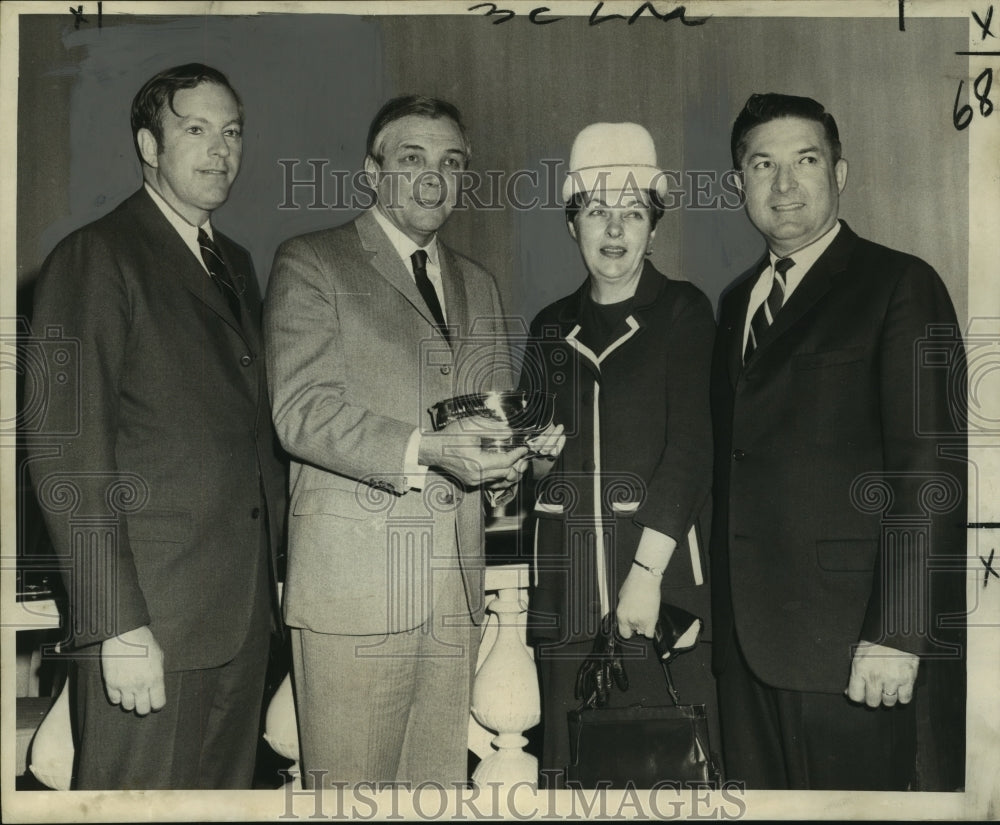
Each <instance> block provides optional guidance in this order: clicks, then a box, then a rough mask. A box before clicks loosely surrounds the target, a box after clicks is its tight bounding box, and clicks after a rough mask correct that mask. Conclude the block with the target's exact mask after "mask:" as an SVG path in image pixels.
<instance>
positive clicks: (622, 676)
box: [574, 613, 628, 708]
mask: <svg viewBox="0 0 1000 825" xmlns="http://www.w3.org/2000/svg"><path fill="white" fill-rule="evenodd" d="M617 628H618V623H617V620H616V619H615V614H614V613H609V614H608V615H607V616H605V617H604V619H603V620H602V621H601V629H600V630H599V631H598V632H597V636H596V638H595V639H594V648H593V650H591V652H590V655H589V656H588V657H587V658H586V659H584V660H583V664H582V665H580V669H579V670H578V671H577V674H576V690H575V691H574V695H575V696H576V698H577V699H582V700H583V704H584V705H586V706H590V707H598V708H600V707H604V705H606V704H607V703H608V696H609V695H610V693H611V682H612V680H614V683H615V684H616V685H618V689H619V690H620V691H622V692H624V691H626V690H628V675H627V674H626V673H625V665H624V664H623V663H622V654H621V649H620V645H621V640H620V639H619V638H618V630H617Z"/></svg>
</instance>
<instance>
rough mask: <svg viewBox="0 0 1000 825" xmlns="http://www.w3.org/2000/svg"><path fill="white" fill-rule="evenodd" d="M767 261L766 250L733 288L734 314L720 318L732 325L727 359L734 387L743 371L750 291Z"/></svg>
mask: <svg viewBox="0 0 1000 825" xmlns="http://www.w3.org/2000/svg"><path fill="white" fill-rule="evenodd" d="M767 261H768V256H767V253H766V252H765V253H764V257H763V258H761V259H760V260H759V261H757V263H756V264H755V265H754V267H753V268H752V269H751V270H750V271H749V273H744V275H745V277H743V279H742V280H740V281H738V282H737V284H736V286H735V287H734V288H733V301H734V302H735V307H734V309H733V313H732V315H731V316H730V317H729V318H728V319H723V318H720V319H719V321H720V323H726V324H728V325H729V327H730V328H729V343H728V352H727V359H726V360H727V361H728V362H729V382H730V384H732V386H733V387H734V388H735V387H736V382H737V381H738V380H739V377H740V373H741V372H742V371H743V329H744V328H745V327H746V322H747V310H748V309H749V307H750V293H751V292H752V291H753V285H754V284H755V283H757V278H759V277H760V273H761V272H763V271H764V267H766V266H767Z"/></svg>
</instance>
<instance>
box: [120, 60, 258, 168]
mask: <svg viewBox="0 0 1000 825" xmlns="http://www.w3.org/2000/svg"><path fill="white" fill-rule="evenodd" d="M202 83H215V84H217V85H219V86H222V87H223V88H224V89H228V90H229V92H230V94H232V96H233V98H235V100H236V107H237V109H238V110H239V113H240V124H241V125H242V123H243V101H242V100H240V96H239V95H238V94H237V92H236V89H234V88H233V87H232V86H231V85H230V83H229V78H227V77H226V76H225V75H224V74H223V73H222V72H220V71H219V70H218V69H213V68H212V67H211V66H206V65H205V64H204V63H185V64H184V65H183V66H174V67H173V68H172V69H164V70H163V71H162V72H160V73H159V74H157V75H154V76H153V77H151V78H150V79H149V80H147V81H146V82H145V83H144V84H143V87H142V88H141V89H139V91H138V92H137V93H136V96H135V97H134V98H133V99H132V142H133V143H134V144H135V153H136V154H137V155H138V156H139V160H140V161H142V152H141V151H140V150H139V130H140V129H149V131H150V132H152V133H153V137H155V138H156V145H157V146H162V145H163V113H164V109H165V108H167V107H169V108H170V111H171V112H173V113H174V114H175V115H176V114H177V112H176V111H175V109H174V95H175V94H177V93H178V92H179V91H180V90H181V89H193V88H195V87H196V86H200V85H201V84H202Z"/></svg>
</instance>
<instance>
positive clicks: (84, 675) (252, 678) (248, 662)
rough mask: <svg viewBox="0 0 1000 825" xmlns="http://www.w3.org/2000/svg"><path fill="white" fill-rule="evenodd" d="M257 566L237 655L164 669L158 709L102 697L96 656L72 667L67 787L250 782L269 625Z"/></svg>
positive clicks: (242, 785) (263, 579)
mask: <svg viewBox="0 0 1000 825" xmlns="http://www.w3.org/2000/svg"><path fill="white" fill-rule="evenodd" d="M259 569H260V576H259V577H258V588H257V589H258V593H257V599H256V603H255V608H254V612H253V616H252V617H251V621H250V627H249V630H248V632H247V636H246V640H245V641H244V643H243V645H242V647H241V648H240V650H239V651H238V652H237V654H236V656H235V657H234V658H233V659H232V660H231V661H229V662H227V663H226V664H224V665H222V666H220V667H214V668H206V669H204V670H185V671H174V672H167V673H165V674H164V682H165V686H166V693H167V704H166V706H165V707H164V708H163V709H162V710H159V711H155V712H153V713H150V714H149V715H148V716H143V717H139V716H136V715H135V714H134V713H126V712H125V711H123V710H122V709H121V708H120V707H118V706H117V705H112V704H111V703H110V702H109V701H108V699H107V695H106V694H105V692H104V684H103V680H102V678H101V671H100V667H99V666H97V662H98V660H96V659H95V660H91V661H88V662H85V663H78V664H77V665H76V666H75V667H74V668H73V675H72V678H73V687H74V708H73V710H74V717H75V718H74V719H73V722H74V724H73V727H74V734H75V735H74V739H75V744H76V762H75V765H74V774H75V779H76V781H75V783H74V785H73V787H74V789H76V790H132V789H143V790H145V789H149V790H154V789H155V790H187V789H206V790H212V789H248V788H250V787H251V786H252V782H253V772H254V761H255V758H256V753H257V738H258V736H259V734H260V718H261V705H262V699H263V694H264V676H265V671H266V668H267V658H268V650H269V646H268V636H269V633H270V628H271V610H270V600H269V591H268V587H269V586H268V572H267V568H266V564H263V563H262V564H260V565H259ZM209 632H211V631H210V630H209ZM154 635H155V629H154ZM99 649H100V648H99V645H95V646H94V652H95V655H96V654H98V653H99ZM166 656H167V657H168V661H167V662H166V665H167V667H169V664H170V663H169V653H166Z"/></svg>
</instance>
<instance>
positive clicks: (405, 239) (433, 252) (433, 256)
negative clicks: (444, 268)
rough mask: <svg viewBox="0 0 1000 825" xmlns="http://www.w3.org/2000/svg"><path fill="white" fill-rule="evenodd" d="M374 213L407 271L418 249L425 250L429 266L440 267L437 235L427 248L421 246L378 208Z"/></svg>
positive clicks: (373, 209) (375, 208)
mask: <svg viewBox="0 0 1000 825" xmlns="http://www.w3.org/2000/svg"><path fill="white" fill-rule="evenodd" d="M372 213H373V214H374V215H375V220H376V221H377V222H378V225H379V226H381V227H382V231H383V232H385V234H386V236H387V237H388V238H389V242H390V243H391V244H392V246H393V249H395V250H396V253H397V254H398V255H399V257H400V258H402V259H403V263H405V264H406V266H407V269H409V267H410V256H411V255H412V254H413V253H414V252H416V251H417V250H418V249H423V250H424V252H426V253H427V262H428V264H429V265H431V266H437V265H438V243H437V235H436V234H435V235H434V237H433V238H431V240H430V242H429V243H428V244H427V246H420V245H418V244H417V243H416V242H415V241H414V240H413V239H412V238H410V237H409V236H407V235H406V234H404V233H403V231H402V230H401V229H400V228H399V227H398V226H396V224H394V223H393V222H392V221H390V220H389V219H388V218H387V217H386V216H385V215H383V214H382V210H381V209H379V208H378V206H373V207H372Z"/></svg>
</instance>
